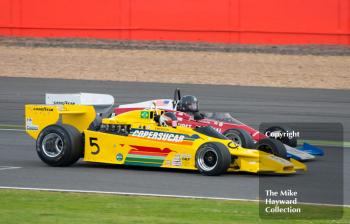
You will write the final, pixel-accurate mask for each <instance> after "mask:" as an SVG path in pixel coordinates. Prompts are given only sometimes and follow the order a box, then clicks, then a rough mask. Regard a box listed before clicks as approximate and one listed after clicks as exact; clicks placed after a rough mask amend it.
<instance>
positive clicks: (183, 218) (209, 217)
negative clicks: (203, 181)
mask: <svg viewBox="0 0 350 224" xmlns="http://www.w3.org/2000/svg"><path fill="white" fill-rule="evenodd" d="M0 223H1V224H5V223H6V224H7V223H10V224H11V223H16V224H17V223H21V224H25V223H35V224H37V223H45V224H50V223H69V224H74V223H79V224H80V223H106V224H108V223H118V224H119V223H120V224H122V223H133V224H140V223H147V224H148V223H151V224H168V223H174V224H175V223H176V224H178V223H188V224H190V223H200V224H206V223H220V224H226V223H243V224H244V223H272V224H273V223H330V220H323V221H322V220H307V221H303V220H300V221H296V220H286V219H283V220H261V219H259V213H258V203H257V202H240V201H220V200H205V199H179V198H161V197H139V196H117V195H103V194H78V193H59V192H39V191H24V190H0ZM332 223H344V224H345V223H350V208H345V209H344V217H343V219H341V220H337V221H332Z"/></svg>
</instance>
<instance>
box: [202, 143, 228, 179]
mask: <svg viewBox="0 0 350 224" xmlns="http://www.w3.org/2000/svg"><path fill="white" fill-rule="evenodd" d="M230 164H231V154H230V152H229V151H228V149H227V148H226V147H225V146H224V145H223V144H221V143H217V142H211V143H205V144H203V145H202V146H201V147H200V148H199V149H198V151H197V153H196V166H197V168H198V170H199V172H200V173H201V174H203V175H207V176H217V175H221V174H223V173H225V172H226V171H227V169H228V168H229V166H230Z"/></svg>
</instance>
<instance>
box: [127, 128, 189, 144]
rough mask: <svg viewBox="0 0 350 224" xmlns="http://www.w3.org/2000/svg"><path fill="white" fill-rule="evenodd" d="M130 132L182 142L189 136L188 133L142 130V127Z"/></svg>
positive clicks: (138, 135) (140, 135)
mask: <svg viewBox="0 0 350 224" xmlns="http://www.w3.org/2000/svg"><path fill="white" fill-rule="evenodd" d="M130 134H131V135H132V136H135V137H141V138H148V139H154V140H162V141H169V142H182V141H184V139H185V138H186V137H187V136H186V135H182V134H177V133H172V132H160V131H150V130H142V129H133V130H132V131H131V133H130Z"/></svg>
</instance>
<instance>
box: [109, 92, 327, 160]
mask: <svg viewBox="0 0 350 224" xmlns="http://www.w3.org/2000/svg"><path fill="white" fill-rule="evenodd" d="M154 106H156V107H158V108H160V109H164V110H167V111H172V112H174V113H175V114H176V117H177V122H178V125H181V126H186V127H192V128H196V127H200V126H211V127H213V128H214V129H216V130H217V131H218V132H220V133H222V134H224V135H225V136H226V137H228V138H230V139H232V140H233V141H235V142H236V143H237V144H239V145H241V146H242V147H244V148H251V149H253V148H258V149H260V150H263V151H269V152H270V153H273V154H275V155H277V156H280V157H282V158H294V159H297V160H300V161H305V160H310V159H314V158H315V156H314V155H318V156H322V155H323V154H324V153H323V150H322V149H319V148H317V147H315V146H312V145H310V144H307V143H304V145H303V146H301V147H298V148H296V147H297V139H296V137H290V136H291V135H293V133H295V132H294V130H292V129H291V128H289V127H287V126H272V127H269V128H267V129H266V130H265V131H264V133H265V134H263V133H260V132H259V131H258V130H256V129H254V128H252V127H250V126H248V125H246V124H243V123H242V122H240V121H239V120H237V119H235V118H234V117H232V116H231V115H230V114H229V113H220V112H208V113H201V112H199V109H198V100H197V98H196V97H195V96H190V95H186V96H183V97H181V94H180V90H179V89H176V90H175V94H174V99H173V100H171V99H158V100H150V101H145V102H140V103H134V104H124V105H120V106H119V107H117V108H115V109H114V113H115V114H121V113H124V112H127V111H130V110H135V109H143V108H149V107H154ZM267 135H268V136H267ZM269 137H270V138H275V139H277V140H279V141H280V142H282V143H283V145H282V144H279V145H278V144H271V141H269V140H268V139H269Z"/></svg>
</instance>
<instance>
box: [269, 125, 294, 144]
mask: <svg viewBox="0 0 350 224" xmlns="http://www.w3.org/2000/svg"><path fill="white" fill-rule="evenodd" d="M293 131H294V130H293V129H292V128H290V127H288V126H272V127H269V128H268V129H266V130H265V132H264V133H266V132H282V133H293ZM270 138H273V139H277V140H278V141H280V142H282V143H283V144H286V145H289V146H290V147H297V145H298V140H297V138H296V137H293V138H288V137H287V136H285V137H281V138H275V137H270Z"/></svg>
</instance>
